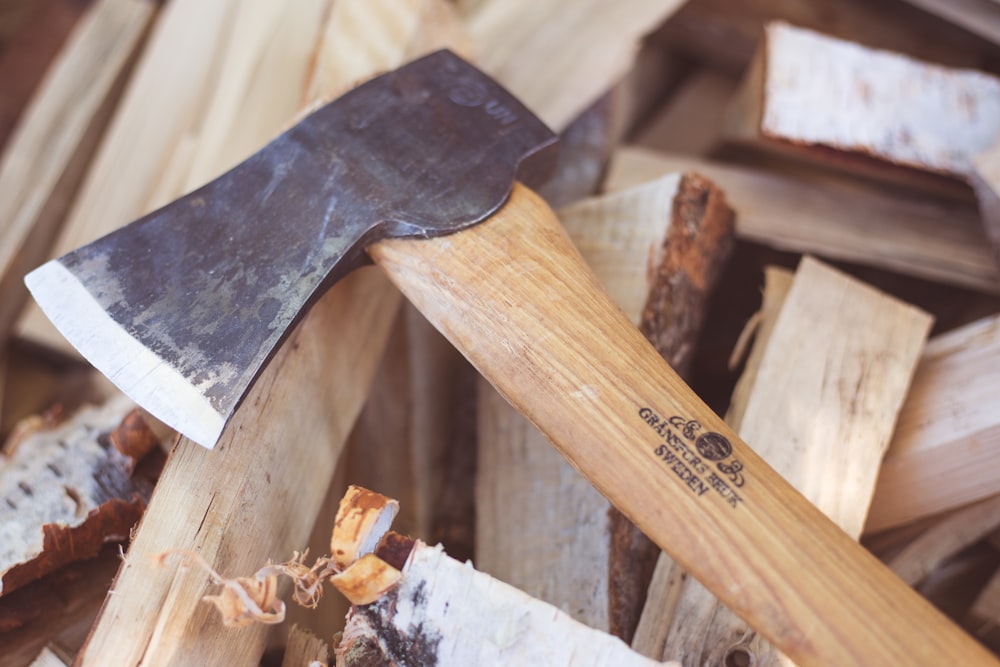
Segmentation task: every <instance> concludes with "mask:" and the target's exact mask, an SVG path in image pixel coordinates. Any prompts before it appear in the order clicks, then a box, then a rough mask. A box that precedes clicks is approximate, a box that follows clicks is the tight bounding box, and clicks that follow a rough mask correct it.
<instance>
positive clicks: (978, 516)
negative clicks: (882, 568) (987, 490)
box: [888, 495, 1000, 586]
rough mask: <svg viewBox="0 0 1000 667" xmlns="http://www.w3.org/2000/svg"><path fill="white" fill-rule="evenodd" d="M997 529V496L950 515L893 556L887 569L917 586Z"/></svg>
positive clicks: (999, 517)
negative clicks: (950, 558)
mask: <svg viewBox="0 0 1000 667" xmlns="http://www.w3.org/2000/svg"><path fill="white" fill-rule="evenodd" d="M998 527H1000V495H998V496H993V497H991V498H987V499H985V500H980V501H979V502H977V503H973V504H971V505H968V506H967V507H963V508H962V509H960V510H957V511H955V512H952V513H950V514H949V515H948V516H946V517H945V518H943V519H942V520H940V521H938V522H937V523H935V524H934V525H933V526H931V527H930V528H929V529H927V530H925V531H924V532H923V533H922V534H921V535H919V536H918V537H917V538H916V539H915V540H913V542H911V543H910V544H908V545H906V546H905V547H903V549H902V550H901V551H900V552H899V553H898V554H896V555H895V556H893V557H892V558H891V559H890V560H889V562H888V565H889V567H890V568H891V569H892V570H893V571H894V572H895V573H896V574H898V575H899V577H900V578H901V579H902V580H903V581H905V582H906V583H908V584H910V585H911V586H916V585H918V584H920V582H922V581H923V580H924V578H926V577H927V575H928V574H930V573H931V572H932V571H933V570H934V569H935V568H937V567H938V566H939V565H940V564H941V563H942V562H944V561H945V559H947V558H948V557H950V556H953V555H954V554H956V553H958V552H959V551H961V550H962V549H964V548H965V547H967V546H969V545H970V544H973V543H975V542H978V541H979V540H981V539H983V538H985V537H987V536H989V535H990V534H991V533H993V532H994V531H996V530H997V528H998Z"/></svg>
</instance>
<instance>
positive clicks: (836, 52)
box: [726, 22, 1000, 194]
mask: <svg viewBox="0 0 1000 667" xmlns="http://www.w3.org/2000/svg"><path fill="white" fill-rule="evenodd" d="M726 137H727V139H729V140H732V141H735V142H738V143H741V144H745V145H748V146H752V147H754V148H759V149H762V150H768V151H774V152H778V153H781V154H785V155H789V156H792V157H795V158H798V159H803V160H808V161H813V162H817V163H820V164H823V165H824V166H830V167H834V168H838V169H845V170H848V171H850V172H852V173H858V174H865V175H868V176H872V177H876V178H884V179H887V180H891V181H896V182H901V183H905V184H907V185H912V186H914V187H919V188H931V187H932V188H935V189H938V190H940V191H942V192H945V193H948V192H955V193H957V194H962V193H963V191H964V185H963V184H962V183H960V181H962V180H963V179H964V178H965V175H966V174H967V173H968V172H969V170H970V168H971V159H972V156H974V155H976V154H978V153H980V152H982V151H983V150H986V149H987V148H989V147H990V146H991V145H993V144H994V143H995V142H996V141H997V139H998V137H1000V79H997V78H996V77H994V76H991V75H989V74H986V73H984V72H979V71H974V70H958V69H947V68H943V67H941V66H940V65H937V64H931V63H927V62H922V61H917V60H914V59H911V58H907V57H905V56H903V55H900V54H898V53H892V52H888V51H876V50H872V49H866V48H864V47H862V46H860V45H858V44H856V43H852V42H847V41H844V40H839V39H835V38H832V37H829V36H827V35H823V34H820V33H817V32H813V31H811V30H804V29H801V28H796V27H793V26H791V25H788V24H786V23H781V22H774V23H770V24H768V25H767V27H766V31H765V39H764V42H763V43H762V44H761V46H760V47H759V49H758V52H757V55H756V56H755V57H754V61H753V63H752V64H751V66H750V69H749V71H748V73H747V74H746V75H745V77H744V80H743V83H742V84H741V87H740V93H739V94H738V95H737V96H736V97H735V98H734V100H733V103H732V105H731V106H730V108H729V110H728V112H727V117H726ZM949 179H951V180H950V181H949Z"/></svg>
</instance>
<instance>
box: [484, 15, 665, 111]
mask: <svg viewBox="0 0 1000 667" xmlns="http://www.w3.org/2000/svg"><path fill="white" fill-rule="evenodd" d="M681 4H682V3H681V2H680V1H679V0H668V1H666V2H663V1H660V2H654V1H652V0H625V1H620V2H616V3H607V2H601V1H600V0H585V1H579V0H516V1H512V0H490V1H488V2H485V1H484V2H480V3H477V4H476V6H475V7H474V8H472V9H470V12H469V15H468V16H467V18H466V25H467V26H468V29H469V35H470V37H471V38H472V40H473V44H474V49H475V55H476V62H477V63H478V64H479V65H480V66H481V67H482V68H483V69H484V70H485V71H486V72H488V73H489V74H491V75H492V76H494V77H495V78H497V79H498V80H499V81H501V82H503V84H504V86H506V87H507V88H508V89H509V90H510V91H511V92H512V93H514V95H516V96H517V97H518V98H519V99H520V100H521V101H522V102H524V104H525V105H526V106H527V107H528V108H529V109H531V110H532V111H534V112H535V113H536V114H538V115H539V117H541V119H542V120H543V121H545V122H546V123H547V124H548V125H549V127H551V128H553V129H554V130H556V131H560V130H562V129H564V128H565V127H566V126H567V125H568V124H569V122H570V121H571V120H573V118H574V117H576V116H577V115H578V114H580V113H581V112H582V111H583V110H584V109H586V108H588V107H589V106H591V105H592V104H593V103H594V102H596V101H597V99H598V98H599V97H600V96H601V95H603V94H604V93H605V92H606V91H607V89H608V88H609V87H610V84H612V83H614V82H615V81H618V80H619V79H621V78H622V77H624V76H625V74H626V73H627V72H628V70H629V67H630V65H631V63H632V58H633V55H634V53H635V51H636V50H637V49H638V44H639V40H640V38H641V37H642V36H643V35H644V34H645V33H647V32H651V31H652V30H653V29H654V28H655V27H656V26H657V25H658V24H659V23H661V22H662V21H663V20H664V19H666V18H667V17H668V16H670V15H671V14H672V13H673V12H674V11H676V10H677V8H678V7H680V6H681Z"/></svg>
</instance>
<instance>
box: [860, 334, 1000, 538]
mask: <svg viewBox="0 0 1000 667" xmlns="http://www.w3.org/2000/svg"><path fill="white" fill-rule="evenodd" d="M998 376H1000V317H997V316H993V317H989V318H986V319H983V320H979V321H977V322H973V323H972V324H968V325H966V326H964V327H961V328H960V329H957V330H954V331H951V332H948V333H945V334H942V335H940V336H937V337H935V338H934V339H932V340H931V341H930V343H929V344H928V345H927V347H926V348H925V350H924V353H923V356H922V358H921V361H920V366H919V367H918V368H917V373H916V375H915V376H914V379H913V386H912V388H911V389H910V393H909V395H908V396H907V399H906V402H905V403H904V404H903V409H902V411H901V412H900V415H899V423H898V425H897V427H896V432H895V435H894V436H893V440H892V445H891V446H890V448H889V452H888V454H887V455H886V458H885V461H884V462H883V463H882V470H881V473H880V475H879V480H878V486H877V487H876V490H875V497H874V498H873V499H872V508H871V513H870V514H869V516H868V522H867V524H866V526H865V531H866V532H871V533H876V532H881V531H884V530H887V529H890V528H894V527H896V526H900V525H903V524H905V523H909V522H911V521H914V520H916V519H919V518H922V517H926V516H931V515H935V514H939V513H942V512H945V511H948V510H951V509H955V508H958V507H961V506H963V505H966V504H969V503H972V502H975V501H978V500H982V499H984V498H986V497H988V496H992V495H996V494H997V493H1000V480H997V475H996V469H997V466H998V465H1000V415H997V413H996V410H995V409H994V404H993V403H992V402H991V401H990V400H989V399H987V398H986V397H988V396H991V395H992V393H993V392H994V390H995V378H997V377H998Z"/></svg>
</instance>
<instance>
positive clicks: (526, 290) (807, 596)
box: [26, 51, 995, 666]
mask: <svg viewBox="0 0 1000 667" xmlns="http://www.w3.org/2000/svg"><path fill="white" fill-rule="evenodd" d="M554 148H555V137H554V136H553V135H552V133H551V132H550V131H549V130H548V129H547V128H545V127H544V125H543V124H542V123H541V122H540V121H539V120H537V119H536V118H535V117H534V116H532V114H531V113H530V112H529V111H528V110H527V109H525V108H524V107H523V106H522V105H521V104H520V103H519V102H518V101H517V100H515V99H514V98H513V97H512V96H511V95H510V94H509V93H507V92H506V91H504V90H503V89H502V88H501V87H500V86H499V85H498V84H496V83H495V82H493V81H492V80H490V79H489V78H488V77H487V76H485V75H484V74H482V73H481V72H479V71H477V70H476V69H475V68H473V67H472V66H470V65H469V64H467V63H465V62H464V61H462V60H461V59H459V58H457V57H456V56H454V55H452V54H451V53H449V52H447V51H442V52H438V53H435V54H432V55H430V56H427V57H425V58H422V59H420V60H417V61H414V62H413V63H410V64H409V65H407V66H405V67H403V68H401V69H399V70H396V71H394V72H390V73H388V74H385V75H383V76H381V77H379V78H377V79H374V80H372V81H370V82H368V83H366V84H363V85H361V86H359V87H358V88H356V89H354V90H353V91H351V92H349V93H347V94H346V95H344V96H343V97H341V98H340V99H338V100H335V101H334V102H332V103H330V104H329V105H327V106H325V107H323V108H322V109H320V110H318V111H316V112H314V113H313V114H311V115H309V116H308V117H306V118H305V119H303V120H302V121H301V122H299V123H298V124H297V125H295V126H294V127H292V128H291V129H289V130H288V131H287V132H285V133H284V134H282V135H281V136H280V137H278V138H277V139H275V140H274V141H273V142H272V143H270V144H269V145H268V146H266V147H265V148H263V149H262V150H261V151H260V152H258V153H257V154H255V155H253V156H252V157H250V158H249V159H248V160H247V161H245V162H244V163H242V164H240V165H239V166H237V167H235V168H234V169H233V170H231V171H230V172H228V173H226V174H224V175H223V176H221V177H220V178H218V179H216V180H215V181H213V182H211V183H209V184H207V185H205V186H204V187H202V188H200V189H199V190H196V191H194V192H192V193H191V194H189V195H187V196H185V197H183V198H181V199H179V200H177V201H175V202H173V203H171V204H169V205H167V206H166V207H164V208H162V209H160V210H158V211H154V212H153V213H151V214H149V215H147V216H145V217H143V218H140V219H139V220H137V221H135V222H133V223H131V224H130V225H127V226H125V227H123V228H121V229H119V230H117V231H115V232H113V233H111V234H109V235H108V236H106V237H104V238H102V239H99V240H98V241H95V242H94V243H92V244H90V245H88V246H85V247H83V248H80V249H78V250H76V251H73V252H71V253H69V254H67V255H64V256H63V257H61V258H59V259H56V260H52V261H50V262H48V263H47V264H45V265H43V266H42V267H40V268H38V269H36V270H35V271H33V272H32V273H31V274H29V275H28V276H27V277H26V282H27V284H28V287H29V289H30V290H31V292H32V294H33V295H34V297H35V299H36V300H37V301H38V303H39V305H40V306H41V307H42V309H43V310H44V311H45V312H46V314H47V315H48V316H49V317H50V318H51V319H52V321H53V322H54V323H55V324H56V326H57V327H58V328H59V329H60V330H61V331H62V333H63V334H64V335H65V336H66V337H67V338H68V339H69V341H70V342H71V343H73V344H74V345H75V346H76V347H77V348H78V349H79V350H80V351H81V353H82V354H84V356H86V357H87V358H88V359H89V360H90V361H91V362H92V363H93V364H94V365H95V366H96V367H97V368H98V369H99V370H101V371H102V372H103V373H105V374H106V375H107V376H108V377H109V378H110V379H111V380H112V381H114V382H115V383H116V384H117V385H118V386H119V387H120V388H121V389H122V390H123V391H124V392H125V393H126V394H128V395H130V396H131V397H132V398H133V399H135V400H136V401H137V402H138V403H140V404H141V405H143V406H144V407H145V408H146V409H147V410H149V411H150V412H151V413H152V414H153V415H155V416H157V417H159V418H160V419H162V420H163V421H165V422H166V423H168V424H169V425H171V426H173V427H174V428H176V429H177V430H179V431H180V432H182V433H183V434H185V435H187V436H188V437H189V438H191V439H192V440H195V441H196V442H199V443H201V444H203V445H206V446H209V447H211V446H212V445H213V444H214V443H215V441H216V440H217V439H218V437H219V434H220V432H221V431H222V429H223V428H224V426H225V424H226V422H227V421H228V419H229V418H230V416H231V415H232V414H233V412H234V411H235V410H236V409H237V408H238V407H239V405H240V401H241V399H242V398H243V396H244V395H245V393H246V391H247V389H248V387H249V386H250V385H251V383H252V382H253V380H254V379H255V378H256V377H257V375H258V374H259V373H260V371H261V369H262V368H263V367H264V365H265V364H266V363H267V361H268V360H269V359H270V358H271V356H272V355H273V354H274V352H275V350H276V349H277V347H278V346H279V345H280V343H281V341H282V340H283V339H284V337H285V336H286V335H287V334H288V333H289V331H290V329H291V327H292V325H293V324H294V323H295V322H296V321H297V319H298V318H299V317H300V316H301V315H302V313H303V312H304V310H305V309H306V308H307V307H308V306H309V304H310V303H311V302H312V301H314V300H315V299H316V298H318V296H319V295H320V294H321V293H322V292H323V291H324V290H325V289H326V288H327V287H328V286H329V285H331V284H332V283H333V282H335V281H336V280H337V279H338V278H340V277H342V276H343V275H345V274H346V273H347V272H348V271H350V270H351V269H353V268H355V267H357V266H359V265H361V264H364V263H367V262H369V261H374V262H375V263H376V264H377V265H379V266H380V267H381V268H382V269H383V270H385V272H386V273H387V274H388V275H389V277H390V279H391V280H392V281H393V282H394V283H395V284H396V285H397V286H398V287H399V289H400V290H401V291H402V292H403V293H404V295H406V296H407V297H408V298H409V299H410V300H411V301H412V302H413V303H414V304H415V305H416V306H417V308H418V309H420V310H421V311H422V312H423V314H424V315H425V316H426V317H427V318H428V319H429V320H430V321H431V322H432V323H433V324H434V325H435V326H437V327H438V328H439V329H440V330H441V331H442V332H443V333H444V334H445V336H447V337H448V338H449V340H451V342H452V343H453V344H454V345H455V346H456V347H457V348H458V349H460V350H461V351H462V352H463V354H465V355H466V357H468V359H469V360H470V361H471V362H472V363H473V365H475V366H476V368H478V369H479V371H480V372H481V373H482V374H483V375H484V376H486V377H487V378H488V379H489V380H490V381H491V382H492V383H493V384H494V385H495V386H496V387H497V389H498V390H499V391H500V393H501V394H503V395H504V396H505V397H506V398H507V400H509V401H510V402H511V403H512V404H513V405H514V406H515V407H517V408H518V409H519V410H520V411H521V412H522V413H524V415H525V416H526V417H527V418H528V419H529V420H530V421H532V422H533V423H534V424H535V425H536V426H537V427H538V428H539V429H540V430H541V431H542V432H543V433H545V434H546V436H547V437H548V438H549V439H550V440H551V441H552V442H553V444H554V445H555V446H556V447H557V448H558V449H559V451H560V452H561V453H562V454H563V455H564V456H566V458H567V459H568V460H569V461H570V462H571V463H572V464H573V465H574V466H575V467H576V468H578V469H579V470H580V471H581V472H582V473H583V474H584V475H585V476H586V477H587V478H588V479H589V480H590V481H591V482H592V483H593V484H594V485H595V486H596V487H597V488H598V489H599V490H600V491H601V492H602V493H603V494H604V495H605V496H607V498H608V499H609V500H610V501H611V502H612V503H613V504H615V505H616V506H617V507H618V508H619V509H621V510H622V512H624V514H625V515H626V516H628V517H629V518H630V519H631V520H632V521H634V522H635V523H636V524H637V525H638V526H639V527H640V528H641V529H642V530H643V531H644V532H645V533H646V534H647V535H648V536H649V537H650V538H652V539H653V541H654V542H656V543H657V544H658V545H659V546H660V547H661V548H663V549H664V550H665V551H666V552H668V553H669V554H670V555H671V556H672V557H673V558H674V559H675V560H676V561H677V562H678V563H680V564H681V566H682V567H684V568H685V569H686V570H687V571H688V572H690V573H691V574H692V575H693V576H694V577H696V578H697V579H699V580H700V581H701V582H702V583H704V584H705V586H706V587H707V588H708V589H710V590H711V591H712V592H713V593H714V594H715V595H716V596H717V597H719V598H720V599H721V600H722V601H723V602H725V603H726V604H727V605H728V606H730V607H731V608H732V609H733V610H734V611H735V612H736V613H738V614H740V615H741V616H742V617H743V618H744V619H745V620H746V621H747V622H748V623H749V624H750V625H751V626H752V627H754V628H755V629H756V630H757V631H758V632H760V633H761V634H762V635H763V636H764V637H766V638H767V639H768V640H769V641H771V642H772V643H774V644H775V645H776V646H777V647H779V648H780V649H781V650H782V651H783V652H784V653H785V654H787V655H788V656H789V657H791V658H792V659H793V660H795V661H796V662H797V663H799V664H802V665H837V666H842V665H854V664H866V665H868V664H871V665H875V664H878V665H893V666H898V665H902V664H920V663H923V664H934V665H939V664H945V663H946V662H954V663H957V664H995V662H994V659H993V657H992V656H991V654H990V653H988V652H987V651H986V650H985V649H983V648H982V647H980V646H979V645H978V644H977V643H976V642H974V641H973V640H972V639H971V638H970V637H968V636H967V635H966V634H964V633H963V632H962V631H961V630H960V629H959V628H958V627H957V626H955V625H954V624H952V623H951V622H950V621H948V620H947V619H946V618H945V617H944V616H942V615H941V614H940V613H939V612H937V611H936V610H935V609H934V608H933V607H932V606H931V605H930V604H929V603H927V602H926V601H925V600H924V599H923V598H921V597H920V596H918V595H917V594H915V593H914V592H913V591H912V590H911V589H910V588H909V587H907V586H906V585H905V584H904V583H902V581H900V580H899V579H898V578H897V577H895V575H893V574H892V573H891V572H889V571H888V570H887V569H886V568H885V567H884V566H882V565H881V564H880V563H879V562H878V561H877V560H876V559H875V558H874V557H872V556H871V555H870V554H868V553H867V552H866V551H865V550H864V549H862V548H861V547H859V546H858V545H857V544H856V543H855V542H854V541H853V540H851V539H850V538H849V537H848V536H847V535H846V534H845V533H843V532H842V531H841V530H840V529H839V528H837V527H836V526H835V525H834V524H833V523H832V522H830V521H829V520H828V519H827V518H826V517H825V516H824V515H823V514H822V513H820V512H819V511H818V510H816V509H815V508H814V507H813V506H812V505H811V504H810V503H809V502H808V501H807V500H805V499H804V498H803V497H802V496H800V495H799V494H798V493H797V492H795V491H794V490H793V489H792V488H791V487H790V486H789V485H788V484H787V483H786V482H785V481H784V480H783V479H782V478H781V477H780V476H779V475H777V474H776V473H775V472H774V471H773V470H771V469H770V468H769V467H768V466H767V465H766V464H765V463H764V462H763V461H762V460H761V459H760V458H759V457H758V456H756V455H755V454H754V452H753V450H752V449H750V448H749V447H748V446H747V445H746V444H744V443H743V442H742V441H740V439H739V438H738V437H737V436H736V434H735V433H734V432H733V431H732V430H731V429H729V428H728V427H727V426H726V425H725V424H724V423H723V422H722V420H721V419H720V418H719V417H717V416H716V415H715V414H713V413H712V412H711V410H710V409H708V408H707V407H706V406H705V405H704V404H703V403H702V402H701V401H700V400H699V399H698V398H697V397H696V396H695V394H694V393H693V392H692V391H691V389H690V388H688V387H687V386H686V385H685V384H684V383H683V382H682V381H681V380H680V379H679V378H678V377H677V375H676V374H675V373H674V372H673V371H672V370H671V368H670V367H669V366H668V365H667V364H666V363H665V362H664V361H663V360H662V359H661V358H660V356H659V355H658V354H657V353H656V352H655V350H654V349H653V348H652V347H651V346H650V344H649V343H648V342H647V341H646V340H645V338H644V337H643V336H642V335H641V334H640V333H639V332H638V330H637V329H636V328H635V327H634V325H632V324H631V323H630V322H629V321H628V320H627V318H626V317H625V316H624V315H623V314H622V313H621V312H620V311H619V310H618V308H617V307H616V306H615V305H614V304H613V303H612V302H611V300H610V299H609V298H608V297H607V296H606V295H605V294H604V292H603V291H602V290H601V288H600V287H599V285H598V283H597V280H596V279H595V277H594V276H593V274H592V273H591V272H590V270H589V269H588V268H587V267H586V265H585V264H584V263H583V261H582V260H581V258H580V256H579V254H578V253H577V252H576V250H575V249H574V247H573V246H572V243H571V242H570V241H569V240H568V238H567V236H566V235H565V233H564V232H563V230H562V228H561V227H560V225H559V223H558V220H557V219H556V218H555V216H554V214H553V213H552V211H551V210H550V209H549V208H548V207H547V205H546V204H545V203H544V202H543V201H542V200H541V199H540V198H539V197H538V196H537V195H535V194H534V193H533V192H532V191H531V190H530V189H529V187H528V186H537V185H538V184H540V183H541V181H542V180H544V178H545V176H546V174H547V172H548V171H549V170H550V168H551V166H552V161H553V155H554ZM330 335H331V336H335V335H336V332H330Z"/></svg>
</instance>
